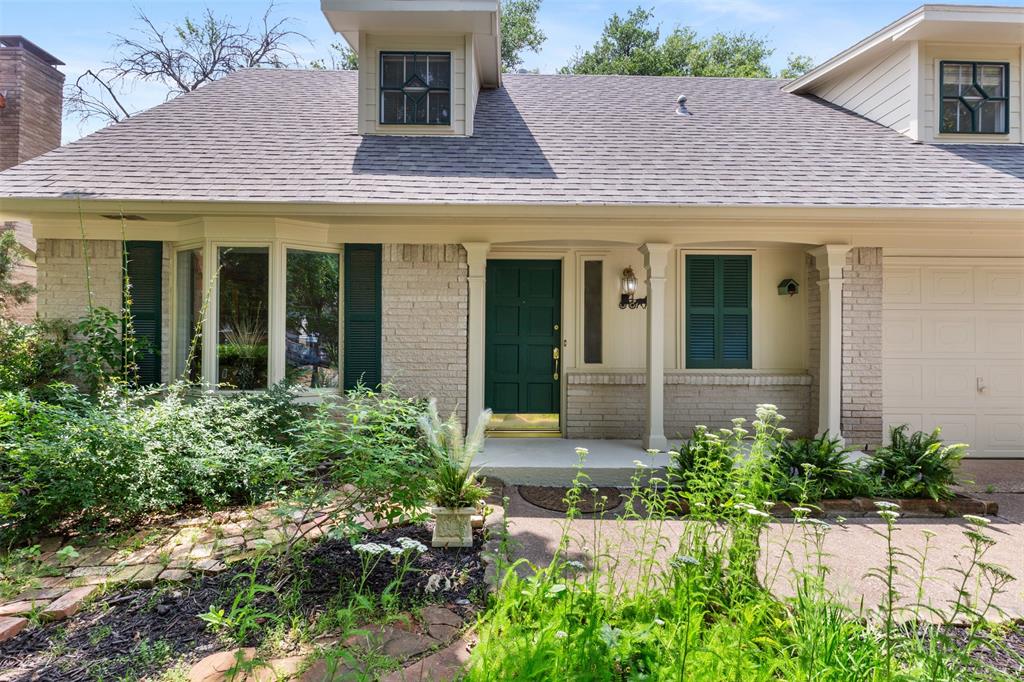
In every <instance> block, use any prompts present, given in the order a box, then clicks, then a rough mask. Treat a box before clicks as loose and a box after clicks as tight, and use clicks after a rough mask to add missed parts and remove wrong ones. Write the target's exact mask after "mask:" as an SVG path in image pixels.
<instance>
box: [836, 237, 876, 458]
mask: <svg viewBox="0 0 1024 682" xmlns="http://www.w3.org/2000/svg"><path fill="white" fill-rule="evenodd" d="M843 279H844V282H843V392H842V395H843V398H842V429H843V436H845V437H846V440H847V442H849V443H850V444H851V445H856V446H864V445H868V446H877V445H879V444H880V442H881V438H882V249H880V248H858V249H853V250H851V251H850V252H849V253H848V254H847V257H846V266H845V267H844V268H843Z"/></svg>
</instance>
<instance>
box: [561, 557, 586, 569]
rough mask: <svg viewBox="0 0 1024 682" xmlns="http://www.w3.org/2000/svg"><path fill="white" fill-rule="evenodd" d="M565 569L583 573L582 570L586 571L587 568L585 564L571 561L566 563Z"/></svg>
mask: <svg viewBox="0 0 1024 682" xmlns="http://www.w3.org/2000/svg"><path fill="white" fill-rule="evenodd" d="M565 567H566V568H571V569H574V570H576V571H582V570H584V569H585V568H586V566H585V565H584V564H583V562H582V561H576V560H575V559H572V560H570V561H566V562H565Z"/></svg>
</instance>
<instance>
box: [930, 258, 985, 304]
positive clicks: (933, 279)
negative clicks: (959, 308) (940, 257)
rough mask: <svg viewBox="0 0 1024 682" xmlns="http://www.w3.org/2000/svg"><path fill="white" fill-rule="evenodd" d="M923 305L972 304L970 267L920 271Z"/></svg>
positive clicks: (972, 281)
mask: <svg viewBox="0 0 1024 682" xmlns="http://www.w3.org/2000/svg"><path fill="white" fill-rule="evenodd" d="M922 280H923V281H922V302H923V303H943V304H949V303H974V271H973V269H972V268H971V267H967V266H963V267H940V266H933V267H926V268H923V271H922Z"/></svg>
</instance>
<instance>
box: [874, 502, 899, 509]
mask: <svg viewBox="0 0 1024 682" xmlns="http://www.w3.org/2000/svg"><path fill="white" fill-rule="evenodd" d="M875 506H876V507H878V508H879V509H889V510H891V511H895V510H897V509H899V508H900V506H899V505H898V504H896V503H895V502H886V501H885V500H879V501H877V502H875Z"/></svg>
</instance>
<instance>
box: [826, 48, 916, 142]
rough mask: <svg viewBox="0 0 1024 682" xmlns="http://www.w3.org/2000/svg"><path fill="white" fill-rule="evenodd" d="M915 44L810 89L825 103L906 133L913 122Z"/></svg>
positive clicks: (898, 49)
mask: <svg viewBox="0 0 1024 682" xmlns="http://www.w3.org/2000/svg"><path fill="white" fill-rule="evenodd" d="M915 49H916V45H915V44H912V43H907V44H905V45H901V46H900V47H899V48H897V49H895V50H894V51H892V52H890V53H889V54H887V55H885V56H883V57H878V58H876V59H873V60H872V61H870V62H869V63H867V64H865V65H863V66H860V67H858V68H857V69H855V70H853V71H851V72H849V73H846V74H843V75H841V76H839V77H837V78H835V79H832V80H830V81H827V82H825V83H823V84H822V85H819V86H817V87H816V88H815V89H814V90H812V92H813V94H815V95H817V96H818V97H820V98H822V99H823V100H825V101H827V102H831V103H832V104H835V105H838V106H841V107H843V108H844V109H849V110H850V111H853V112H855V113H858V114H860V115H861V116H863V117H865V118H868V119H870V120H872V121H875V122H877V123H880V124H882V125H884V126H886V127H889V128H892V129H893V130H896V131H897V132H900V133H903V134H908V133H910V130H911V124H912V119H913V73H912V72H913V63H914V50H915Z"/></svg>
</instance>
